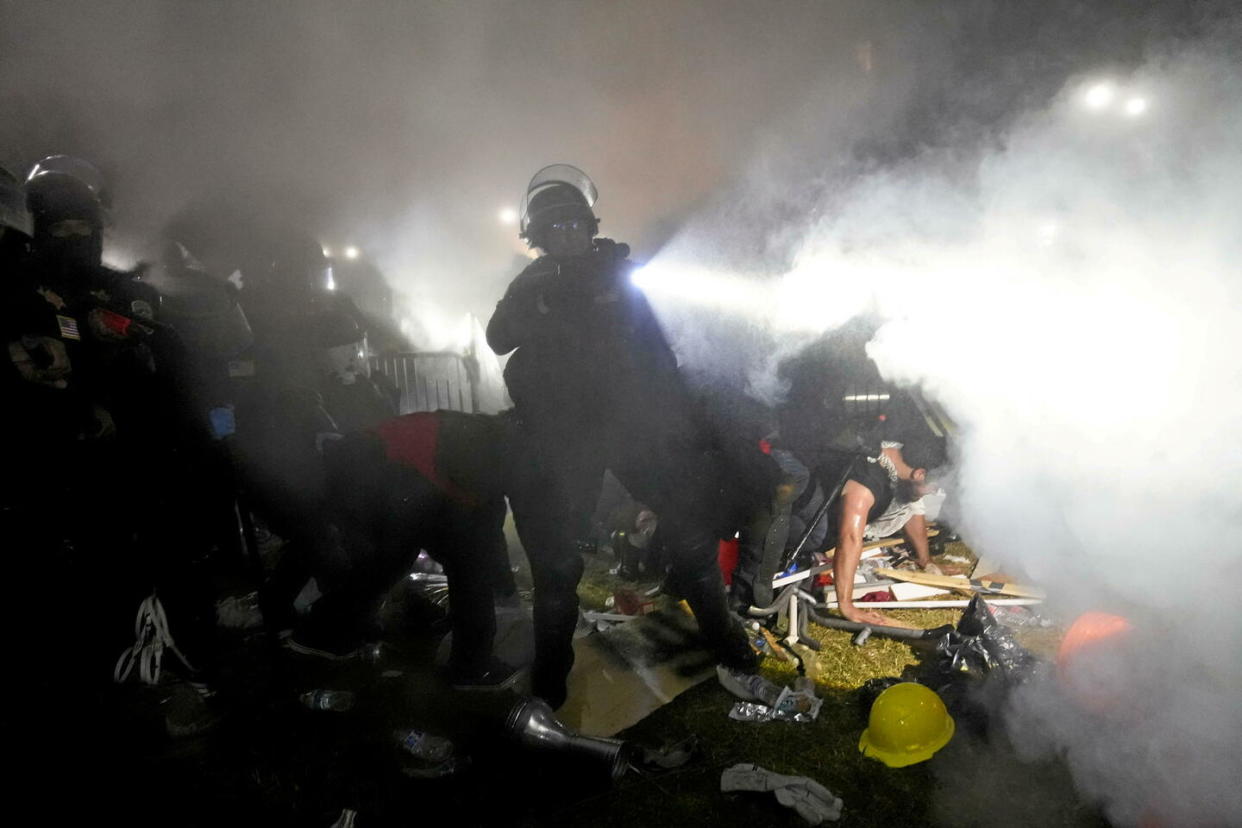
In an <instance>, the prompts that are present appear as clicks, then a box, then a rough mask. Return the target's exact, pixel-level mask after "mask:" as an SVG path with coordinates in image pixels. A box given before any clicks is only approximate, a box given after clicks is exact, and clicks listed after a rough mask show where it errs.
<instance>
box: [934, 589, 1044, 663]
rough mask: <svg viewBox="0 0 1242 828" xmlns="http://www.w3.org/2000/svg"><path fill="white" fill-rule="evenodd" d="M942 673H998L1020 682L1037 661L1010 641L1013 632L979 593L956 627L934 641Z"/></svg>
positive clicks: (1022, 648) (1012, 639) (971, 600)
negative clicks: (997, 618) (1001, 621)
mask: <svg viewBox="0 0 1242 828" xmlns="http://www.w3.org/2000/svg"><path fill="white" fill-rule="evenodd" d="M936 652H937V653H938V654H939V655H940V657H941V664H940V667H941V669H942V670H944V671H945V672H957V673H969V674H972V675H979V676H982V675H985V674H988V673H992V672H999V673H1000V674H1001V675H1002V676H1004V678H1005V679H1006V680H1011V681H1018V682H1020V681H1023V680H1025V679H1026V678H1027V677H1029V676H1030V675H1031V673H1032V672H1034V671H1035V669H1036V667H1037V666H1038V665H1039V663H1040V661H1039V659H1037V658H1036V657H1035V656H1033V655H1031V653H1030V652H1029V651H1027V650H1026V648H1024V647H1023V646H1022V645H1020V644H1018V642H1017V641H1015V640H1014V637H1013V633H1012V632H1010V630H1009V628H1008V627H1006V626H1005V625H1004V624H1001V623H1000V622H999V621H997V620H996V618H995V617H994V616H993V615H992V610H991V608H990V607H988V605H987V603H986V602H984V600H983V598H982V596H979V595H976V596H975V597H974V598H972V599H970V604H969V605H968V606H967V607H966V609H965V610H963V612H962V619H961V621H959V622H958V624H957V629H955V630H953V631H952V632H949V633H946V634H945V635H943V636H941V638H940V639H939V640H938V641H937V642H936Z"/></svg>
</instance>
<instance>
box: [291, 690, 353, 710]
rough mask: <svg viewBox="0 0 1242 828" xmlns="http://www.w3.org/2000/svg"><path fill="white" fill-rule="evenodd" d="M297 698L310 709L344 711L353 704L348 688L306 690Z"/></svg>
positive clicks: (351, 694)
mask: <svg viewBox="0 0 1242 828" xmlns="http://www.w3.org/2000/svg"><path fill="white" fill-rule="evenodd" d="M298 699H299V700H300V701H301V702H302V704H303V705H304V706H305V707H307V708H309V709H311V710H332V711H334V712H336V713H344V712H345V711H346V710H349V709H351V708H352V707H353V706H354V694H353V693H352V692H350V691H349V690H307V691H306V692H305V693H303V694H302V695H300V696H298Z"/></svg>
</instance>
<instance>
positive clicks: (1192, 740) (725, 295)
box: [643, 47, 1242, 825]
mask: <svg viewBox="0 0 1242 828" xmlns="http://www.w3.org/2000/svg"><path fill="white" fill-rule="evenodd" d="M1140 102H1141V103H1140ZM1140 114H1141V115H1142V116H1143V117H1141V118H1140V117H1136V116H1137V115H1140ZM1240 134H1242V70H1240V69H1239V66H1238V64H1237V62H1236V60H1234V59H1233V58H1232V56H1231V55H1230V54H1228V53H1227V51H1225V50H1221V51H1213V50H1211V49H1209V48H1207V47H1201V48H1200V49H1199V50H1197V51H1195V52H1193V53H1192V52H1186V51H1182V52H1180V53H1176V54H1169V55H1164V56H1162V57H1161V58H1160V59H1159V60H1153V61H1152V62H1151V63H1149V64H1148V65H1147V67H1146V68H1142V69H1139V70H1137V71H1134V72H1131V73H1129V74H1127V75H1126V76H1125V77H1118V78H1116V79H1115V80H1109V81H1107V82H1102V81H1098V80H1093V79H1091V78H1086V77H1083V78H1075V79H1072V80H1071V81H1070V82H1069V83H1068V84H1067V85H1066V86H1065V88H1064V89H1063V91H1062V92H1061V93H1060V94H1059V95H1057V96H1056V97H1055V98H1054V99H1053V100H1052V101H1051V102H1050V103H1049V104H1048V105H1047V106H1045V107H1042V108H1040V109H1038V110H1036V111H1031V112H1028V113H1027V114H1025V115H1023V116H1022V117H1020V118H1018V119H1016V120H1015V121H1014V122H1013V123H1012V124H1011V126H1010V127H1009V128H1008V129H1007V131H1006V133H1005V134H1004V135H1003V136H1002V139H1001V140H1000V141H999V142H997V143H996V144H995V145H993V148H992V149H989V150H987V151H984V152H982V153H980V154H978V155H977V156H973V157H972V158H971V159H970V163H964V161H963V157H962V156H963V154H962V152H961V151H960V149H959V150H957V151H955V152H952V153H950V152H935V151H928V152H924V153H921V154H919V155H918V156H916V157H914V158H913V159H912V160H909V161H907V162H904V163H902V164H899V165H895V166H889V167H887V168H886V169H885V170H884V171H883V172H873V173H871V174H868V175H865V176H863V177H861V178H860V179H858V180H855V181H854V182H852V183H851V184H850V185H849V186H848V187H846V188H844V189H842V190H838V191H836V192H834V193H832V196H831V203H830V204H828V205H827V207H826V208H825V209H823V210H821V211H818V212H819V213H820V215H822V216H823V218H821V219H819V220H817V221H814V222H812V223H811V224H810V226H809V227H804V228H802V229H803V230H805V232H799V234H798V237H799V241H798V242H797V243H796V244H795V245H794V246H792V247H791V248H790V250H789V252H788V255H787V256H786V258H787V259H788V260H789V261H790V262H792V266H790V267H789V268H788V269H787V271H786V272H785V273H784V274H783V275H778V276H775V277H770V278H768V279H766V280H747V279H744V278H741V277H737V276H728V277H725V278H723V279H720V280H716V279H714V278H713V277H712V276H710V275H705V274H704V273H703V272H702V271H701V270H698V271H696V270H694V269H692V268H689V269H683V266H682V265H681V264H680V263H681V262H688V263H692V262H694V261H695V257H694V256H693V254H694V253H695V252H696V251H702V250H706V249H709V248H710V247H711V246H712V243H713V240H712V239H711V238H708V237H701V236H700V237H694V236H692V235H687V236H686V237H682V238H679V239H677V240H675V241H674V243H672V244H671V245H670V246H669V248H668V250H667V253H666V254H665V255H662V256H661V257H659V258H657V260H656V261H655V262H653V263H652V264H651V265H650V266H649V267H648V269H647V270H646V271H644V274H643V284H644V285H645V286H646V289H648V290H649V291H650V293H651V295H652V297H653V301H654V302H655V303H656V304H657V307H658V308H659V309H660V310H661V312H662V313H663V314H664V315H666V316H667V317H668V318H669V319H670V324H671V327H672V329H673V330H674V332H675V333H676V335H677V338H678V345H679V348H680V349H681V351H682V354H683V356H684V358H685V359H686V361H687V362H689V363H691V364H692V365H693V364H696V363H707V365H706V367H709V368H713V369H715V370H716V371H718V372H719V373H722V374H723V373H728V372H729V371H730V370H736V367H737V364H738V363H737V358H738V356H739V353H741V354H742V355H746V354H745V347H744V346H738V347H737V348H734V349H733V350H729V349H723V352H724V353H725V356H724V357H723V359H724V360H725V361H729V362H730V364H729V365H722V364H720V362H719V361H720V360H721V359H722V357H721V356H720V354H721V353H722V349H719V348H716V347H712V346H710V345H705V344H703V342H701V341H696V340H694V338H693V337H691V336H689V335H688V334H687V331H689V330H690V328H689V326H688V325H686V324H682V323H683V322H684V320H685V319H686V318H687V316H686V315H687V314H691V315H692V314H693V313H695V312H694V311H689V310H687V309H686V308H685V306H684V305H683V304H679V302H684V300H685V298H686V297H694V296H698V297H700V299H702V298H703V297H706V301H707V302H708V303H709V304H715V305H717V306H718V307H720V308H724V309H726V310H730V309H731V310H735V311H737V310H741V311H742V312H743V313H747V314H749V317H750V318H749V319H748V320H747V321H746V322H744V323H740V324H741V326H742V327H744V326H746V325H749V326H750V327H751V328H753V329H755V330H757V331H760V332H761V335H759V336H760V338H761V339H762V338H766V339H765V340H764V341H769V342H776V343H779V345H780V347H778V348H777V349H776V356H780V355H782V354H786V353H789V352H792V351H794V350H796V349H797V348H798V347H799V346H800V345H801V344H804V343H805V342H806V341H807V340H808V339H809V338H810V337H811V336H813V334H814V332H815V331H817V330H826V329H829V328H831V327H833V326H834V325H836V324H838V323H839V322H841V321H842V320H843V319H845V318H847V317H849V316H851V315H852V314H854V313H855V312H860V311H864V310H871V311H874V312H877V313H878V314H879V316H880V317H881V318H882V319H883V320H884V323H883V325H882V327H881V328H880V330H879V332H878V333H877V335H876V336H875V338H874V339H873V341H872V342H871V343H870V344H869V345H868V352H869V354H870V355H871V356H872V357H873V358H874V359H875V361H876V363H877V364H878V366H879V367H880V369H881V371H882V372H883V374H884V375H885V376H886V377H887V378H889V379H891V380H894V381H897V382H900V383H905V384H912V385H918V386H921V387H922V388H923V389H924V390H925V392H926V393H928V394H929V395H930V396H931V397H933V398H936V399H938V400H939V401H940V402H941V403H942V404H943V405H945V406H946V407H947V409H948V410H949V412H950V414H951V415H952V416H954V417H955V419H957V420H958V422H959V423H960V424H961V425H962V432H961V434H960V435H959V439H958V441H957V444H956V455H957V457H956V460H957V468H956V470H955V472H956V492H955V495H954V500H952V501H951V502H950V503H949V504H946V508H950V507H951V508H952V511H953V513H954V515H955V518H954V524H955V525H956V526H957V527H959V528H960V529H961V530H962V532H963V534H964V535H965V536H966V538H967V540H968V541H969V542H970V543H971V545H972V546H973V547H974V548H975V549H976V550H977V551H979V552H982V553H986V554H988V555H989V556H993V557H994V558H998V559H999V560H1000V561H1001V566H1002V567H1003V568H1004V569H1005V571H1024V572H1025V573H1027V574H1028V576H1029V577H1031V578H1034V579H1036V580H1038V581H1039V582H1041V583H1043V584H1045V585H1046V586H1047V587H1048V590H1049V594H1050V596H1051V597H1050V606H1051V608H1052V609H1053V610H1054V611H1057V612H1059V613H1063V614H1064V616H1065V617H1066V618H1072V617H1074V615H1076V614H1077V613H1079V612H1082V611H1084V610H1089V609H1104V610H1112V611H1117V612H1120V613H1121V614H1123V615H1125V616H1127V617H1128V618H1129V619H1130V620H1131V621H1132V623H1133V624H1134V627H1135V630H1136V631H1138V634H1137V635H1136V636H1134V642H1133V643H1132V645H1131V646H1129V647H1128V648H1127V649H1124V651H1123V652H1124V657H1117V658H1114V659H1113V660H1112V661H1111V662H1107V661H1104V660H1101V661H1100V663H1098V664H1097V665H1096V669H1097V670H1103V671H1104V672H1105V675H1104V676H1103V678H1102V680H1103V681H1105V682H1106V683H1108V684H1110V685H1111V686H1113V687H1115V688H1124V693H1122V694H1121V695H1120V696H1119V698H1120V699H1122V700H1123V701H1121V702H1119V703H1118V705H1117V706H1116V709H1112V710H1111V711H1110V712H1109V714H1108V715H1103V716H1101V715H1097V714H1092V713H1087V712H1084V711H1082V710H1080V709H1078V708H1077V707H1075V706H1074V705H1073V704H1072V703H1071V702H1070V701H1067V699H1066V698H1065V697H1064V696H1063V695H1062V694H1059V693H1058V692H1057V690H1056V688H1055V687H1050V686H1045V685H1043V684H1036V685H1029V686H1026V687H1024V688H1022V690H1021V691H1020V692H1019V693H1017V694H1015V696H1014V699H1013V701H1014V704H1013V709H1012V710H1011V711H1010V714H1011V715H1010V716H1009V718H1008V722H1009V725H1010V728H1009V729H1010V733H1011V735H1012V736H1013V740H1014V743H1015V745H1017V746H1019V748H1020V749H1021V750H1022V751H1024V752H1025V753H1026V754H1027V755H1029V756H1044V755H1049V754H1051V753H1055V752H1060V753H1062V754H1064V755H1065V756H1066V757H1067V759H1068V763H1069V765H1070V767H1071V770H1072V771H1073V773H1074V776H1075V780H1076V783H1077V785H1078V786H1079V788H1080V789H1081V790H1082V791H1084V792H1085V793H1087V794H1088V795H1090V796H1093V797H1095V798H1098V799H1099V800H1101V801H1103V802H1104V803H1105V805H1106V808H1107V812H1108V814H1109V816H1110V818H1111V819H1113V820H1115V821H1116V822H1117V823H1118V824H1137V823H1139V822H1140V821H1143V820H1148V821H1154V822H1155V823H1156V824H1163V825H1205V824H1212V825H1215V824H1222V825H1223V824H1238V823H1239V822H1242V789H1240V788H1239V786H1238V784H1237V780H1238V779H1242V759H1240V758H1239V753H1238V750H1237V744H1236V741H1237V737H1238V734H1240V733H1242V690H1240V689H1239V688H1242V664H1240V662H1239V659H1238V655H1237V654H1238V652H1239V645H1242V613H1239V612H1238V609H1237V607H1236V606H1234V601H1233V598H1232V593H1233V592H1234V590H1233V589H1232V587H1230V586H1229V583H1228V581H1227V580H1225V579H1224V578H1221V579H1220V580H1219V584H1218V585H1216V586H1213V582H1214V579H1216V578H1217V577H1218V576H1217V574H1218V573H1232V572H1235V571H1237V566H1236V565H1237V563H1238V561H1239V557H1240V555H1239V551H1238V549H1239V541H1238V538H1239V537H1242V509H1240V508H1239V506H1238V505H1237V503H1236V502H1235V501H1236V498H1235V496H1234V494H1233V491H1232V488H1233V485H1235V483H1236V482H1237V481H1239V480H1242V449H1239V447H1238V445H1237V444H1236V441H1235V440H1234V439H1233V434H1234V432H1235V431H1236V429H1237V424H1238V423H1239V422H1242V390H1239V389H1242V364H1240V363H1239V361H1238V357H1237V354H1238V353H1239V352H1242V281H1240V280H1239V279H1238V277H1237V273H1238V263H1239V258H1238V254H1239V239H1240V238H1242V236H1240V235H1239V230H1240V229H1242V226H1240V225H1239V221H1238V210H1237V203H1238V199H1239V194H1240V193H1242V151H1240V150H1239V143H1238V138H1237V136H1238V135H1240ZM811 212H812V213H815V212H816V211H814V210H812V211H811ZM661 272H663V273H664V274H666V276H665V278H664V279H663V280H657V278H656V276H657V275H658V274H660V273H661ZM700 321H701V320H700ZM738 329H739V328H738V327H737V326H735V327H733V328H731V329H730V330H731V331H736V330H738ZM774 358H775V357H773V354H772V352H768V353H766V354H764V358H758V357H755V356H754V355H749V365H748V366H747V368H748V369H749V370H750V371H752V373H753V376H752V386H754V385H756V384H757V382H756V381H758V380H761V379H764V378H765V374H764V370H765V369H766V368H767V367H769V366H770V365H771V363H772V361H773V360H774ZM730 366H732V367H730ZM698 367H704V366H703V365H702V364H700V365H699V366H698ZM766 378H767V379H768V384H767V386H766V388H767V389H768V390H771V389H772V388H773V387H774V384H773V383H772V382H771V377H770V376H766ZM1200 578H1206V579H1207V580H1206V582H1205V586H1204V588H1203V589H1188V588H1187V587H1186V586H1185V584H1187V583H1194V582H1198V580H1199V579H1200ZM1140 642H1141V643H1140Z"/></svg>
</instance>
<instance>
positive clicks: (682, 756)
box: [634, 734, 701, 771]
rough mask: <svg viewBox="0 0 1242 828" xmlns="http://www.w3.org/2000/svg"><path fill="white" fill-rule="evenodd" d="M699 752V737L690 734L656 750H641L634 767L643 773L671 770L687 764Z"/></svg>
mask: <svg viewBox="0 0 1242 828" xmlns="http://www.w3.org/2000/svg"><path fill="white" fill-rule="evenodd" d="M700 752H701V748H700V746H699V737H698V736H696V735H693V734H692V735H690V736H687V737H686V738H685V739H682V740H680V741H677V742H673V743H671V744H667V745H663V746H661V747H658V748H643V749H642V751H641V753H639V754H638V756H636V757H635V760H634V765H635V766H636V767H637V768H638V769H639V770H645V771H656V770H673V769H675V768H680V767H682V766H684V765H686V764H688V763H689V762H690V760H692V759H694V758H695V757H696V756H698V755H699V753H700Z"/></svg>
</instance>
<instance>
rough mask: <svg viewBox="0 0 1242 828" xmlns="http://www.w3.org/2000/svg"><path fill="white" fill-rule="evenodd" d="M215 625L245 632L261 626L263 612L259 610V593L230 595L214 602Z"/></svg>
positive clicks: (224, 628)
mask: <svg viewBox="0 0 1242 828" xmlns="http://www.w3.org/2000/svg"><path fill="white" fill-rule="evenodd" d="M216 626H218V627H220V629H223V630H235V631H238V632H245V631H247V630H257V629H259V628H261V627H262V626H263V613H262V612H261V611H260V610H259V593H258V592H257V591H255V592H248V593H246V594H245V595H230V596H228V597H227V598H221V599H220V600H219V601H217V602H216Z"/></svg>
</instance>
